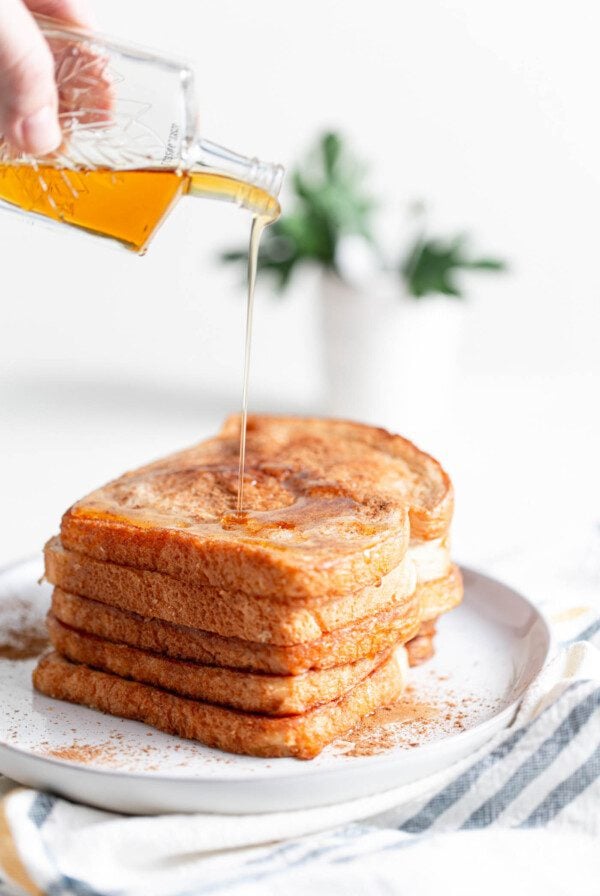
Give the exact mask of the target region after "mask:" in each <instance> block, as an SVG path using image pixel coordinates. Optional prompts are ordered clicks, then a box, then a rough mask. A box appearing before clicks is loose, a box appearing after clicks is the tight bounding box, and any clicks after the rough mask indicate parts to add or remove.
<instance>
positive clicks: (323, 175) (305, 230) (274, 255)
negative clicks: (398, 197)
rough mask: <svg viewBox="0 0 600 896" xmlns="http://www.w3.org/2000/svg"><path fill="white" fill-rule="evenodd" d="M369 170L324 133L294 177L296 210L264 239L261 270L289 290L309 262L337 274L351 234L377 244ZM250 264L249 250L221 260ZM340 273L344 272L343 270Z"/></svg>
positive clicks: (335, 136) (337, 136)
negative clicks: (343, 246)
mask: <svg viewBox="0 0 600 896" xmlns="http://www.w3.org/2000/svg"><path fill="white" fill-rule="evenodd" d="M365 171H366V169H365V167H364V165H363V164H362V163H361V162H359V161H358V160H357V159H356V158H355V157H354V156H353V154H352V153H351V152H350V151H349V149H348V147H347V145H346V143H345V142H344V140H343V138H342V137H341V136H340V134H337V133H334V132H329V133H325V134H323V135H322V136H321V137H320V138H319V140H318V141H317V144H316V145H315V146H314V147H313V149H312V150H311V151H310V152H309V153H308V155H307V156H306V158H305V159H304V160H303V162H301V163H300V164H299V165H298V166H297V167H296V168H295V169H294V170H293V171H292V174H291V188H292V193H293V203H292V205H291V209H290V211H289V212H287V213H286V214H285V215H283V216H282V217H281V218H280V219H279V220H278V221H276V222H275V223H274V224H272V225H271V226H270V227H269V228H268V230H267V231H266V232H265V234H264V236H263V240H262V243H261V247H260V253H259V258H258V266H259V270H266V271H270V272H271V273H272V274H273V275H274V276H275V278H276V284H277V286H278V288H279V289H280V290H283V289H284V288H285V287H286V285H287V284H288V282H289V280H290V277H291V276H292V273H293V272H294V271H295V270H296V268H297V267H298V266H299V265H301V264H302V263H304V262H313V263H316V264H318V265H319V266H320V267H322V268H324V269H326V270H330V271H335V272H337V265H336V252H337V247H338V244H339V241H340V239H342V237H344V236H348V235H351V234H355V235H360V236H362V237H364V239H365V240H367V241H368V242H369V243H371V244H372V245H374V238H373V233H372V229H371V219H372V214H373V210H374V208H375V203H374V201H373V199H372V197H371V196H370V195H369V194H368V193H367V192H366V191H365V189H364V187H363V182H364V176H365ZM221 258H222V260H223V261H226V262H242V263H246V261H247V258H248V252H247V250H246V249H234V250H232V251H229V252H225V253H223V255H222V256H221ZM338 273H339V272H338Z"/></svg>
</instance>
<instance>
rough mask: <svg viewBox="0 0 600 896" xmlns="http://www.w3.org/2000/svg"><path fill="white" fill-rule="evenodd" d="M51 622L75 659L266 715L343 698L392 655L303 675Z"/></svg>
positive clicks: (53, 633) (58, 643) (64, 650)
mask: <svg viewBox="0 0 600 896" xmlns="http://www.w3.org/2000/svg"><path fill="white" fill-rule="evenodd" d="M47 626H48V634H49V636H50V641H51V643H52V646H53V647H54V648H55V650H56V651H57V652H58V653H60V654H62V656H64V657H66V658H67V659H69V660H71V661H72V662H76V663H83V664H85V665H87V666H92V667H93V668H95V669H100V670H102V671H104V672H112V673H113V674H115V675H119V676H121V677H122V678H131V679H133V680H134V681H141V682H143V683H145V684H150V685H153V686H155V687H159V688H164V689H165V690H167V691H173V692H174V693H176V694H181V695H182V696H184V697H191V698H192V699H194V700H205V701H207V702H208V703H218V704H221V705H224V706H230V707H233V708H234V709H243V710H245V711H247V712H259V713H265V714H266V715H295V714H298V713H303V712H307V711H308V710H309V709H312V708H313V707H315V706H318V705H320V704H321V703H329V702H331V701H332V700H337V699H338V698H339V697H341V696H342V695H343V694H345V693H346V692H347V691H349V690H350V688H352V687H354V686H355V685H356V684H357V683H358V682H359V681H362V679H363V678H366V676H367V675H370V673H371V672H373V670H374V669H376V668H377V666H379V665H381V663H382V662H383V661H384V660H385V659H386V658H387V657H386V655H378V656H374V657H367V658H365V659H362V660H358V661H357V662H356V663H349V664H346V665H344V666H336V667H335V668H332V669H327V670H324V671H313V672H305V673H304V674H302V675H266V674H264V673H252V672H240V671H238V670H234V669H228V668H221V667H219V666H207V665H203V664H201V663H193V662H189V661H184V660H177V659H172V658H169V657H165V656H161V655H160V654H156V653H150V652H149V651H145V650H139V649H137V648H135V647H129V646H127V645H126V644H116V643H114V642H112V641H107V640H105V639H104V638H99V637H97V636H96V635H90V634H85V633H84V632H78V631H77V630H76V629H73V628H70V627H69V626H66V625H64V624H63V623H62V622H59V620H58V619H56V617H54V616H53V615H52V614H51V613H50V614H49V615H48V619H47Z"/></svg>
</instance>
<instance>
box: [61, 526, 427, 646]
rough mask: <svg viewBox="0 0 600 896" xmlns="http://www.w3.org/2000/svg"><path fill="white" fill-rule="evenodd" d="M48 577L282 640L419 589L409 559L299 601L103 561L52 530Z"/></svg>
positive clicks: (298, 639)
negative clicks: (352, 588)
mask: <svg viewBox="0 0 600 896" xmlns="http://www.w3.org/2000/svg"><path fill="white" fill-rule="evenodd" d="M44 558H45V569H46V578H47V580H48V581H50V582H52V584H54V585H58V586H59V587H60V588H61V589H62V590H63V591H68V592H71V593H72V594H78V595H80V596H82V597H88V598H91V599H92V600H98V601H101V602H102V603H107V604H109V605H111V606H114V607H118V608H120V609H123V610H130V611H131V612H134V613H139V614H140V615H141V616H146V617H154V618H157V619H164V620H166V621H167V622H175V623H178V624H181V625H186V626H189V627H190V628H200V629H203V630H204V631H211V632H216V633H217V634H220V635H224V636H225V637H238V638H243V639H244V640H247V641H256V642H259V643H265V644H279V645H282V646H285V645H290V644H299V643H303V642H305V641H313V640H314V639H315V638H319V637H320V636H321V635H322V634H324V633H326V632H329V631H332V630H334V629H336V628H341V627H342V626H344V625H348V624H350V623H352V622H356V621H358V620H359V619H364V618H366V617H367V616H371V615H373V614H375V613H378V612H381V611H383V610H386V609H391V608H392V607H400V606H401V605H403V604H404V602H405V601H406V599H407V597H409V596H410V595H412V593H413V592H414V589H415V579H416V576H415V571H414V566H413V564H412V563H410V562H409V561H408V560H403V561H402V562H401V563H400V564H399V565H398V566H397V567H396V569H394V570H392V571H391V572H390V573H388V575H387V576H385V577H384V578H383V579H382V580H381V582H380V583H379V584H378V585H370V586H367V587H366V588H363V589H361V590H359V591H357V592H354V593H352V594H347V595H346V596H345V597H343V598H337V599H335V600H331V601H318V602H316V601H313V602H312V603H311V604H306V605H305V604H298V603H297V602H294V603H289V602H283V601H279V600H277V601H273V600H268V599H261V598H258V597H250V596H248V595H247V594H244V593H243V592H238V593H234V594H229V593H227V592H225V591H223V590H222V589H219V588H215V587H213V586H209V585H203V586H200V585H190V584H187V583H185V582H180V581H178V580H177V579H174V578H172V577H171V576H167V575H165V574H164V573H159V572H151V571H148V570H142V569H133V568H131V567H128V566H118V565H117V564H114V563H102V562H101V561H99V560H94V559H93V558H91V557H85V556H83V555H82V554H76V553H75V552H74V551H66V550H64V549H63V547H62V545H61V543H60V539H58V538H53V539H51V541H49V542H48V544H47V545H46V547H45V550H44Z"/></svg>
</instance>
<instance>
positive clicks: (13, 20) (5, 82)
mask: <svg viewBox="0 0 600 896" xmlns="http://www.w3.org/2000/svg"><path fill="white" fill-rule="evenodd" d="M57 108H58V97H57V92H56V86H55V83H54V61H53V58H52V54H51V52H50V48H49V47H48V44H47V43H46V41H45V39H44V37H43V35H42V33H41V32H40V30H39V28H38V26H37V25H36V23H35V21H34V19H33V17H32V15H31V14H30V13H29V12H28V11H27V9H26V8H25V6H24V5H23V4H22V3H21V0H0V135H3V136H4V139H5V140H6V142H7V143H9V144H10V145H11V146H12V147H14V148H16V149H18V150H20V151H22V152H26V153H30V154H31V155H45V154H46V153H49V152H51V151H52V150H53V149H56V148H57V146H59V145H60V142H61V132H60V128H59V125H58V117H57Z"/></svg>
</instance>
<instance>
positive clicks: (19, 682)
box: [0, 561, 550, 813]
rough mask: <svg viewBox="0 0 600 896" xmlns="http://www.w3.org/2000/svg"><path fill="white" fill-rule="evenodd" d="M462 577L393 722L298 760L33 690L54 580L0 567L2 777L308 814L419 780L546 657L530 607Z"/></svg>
mask: <svg viewBox="0 0 600 896" xmlns="http://www.w3.org/2000/svg"><path fill="white" fill-rule="evenodd" d="M463 573H464V578H465V599H464V602H463V604H462V605H461V606H460V607H459V608H458V609H457V610H454V611H453V612H452V613H449V614H448V615H447V616H446V617H444V618H442V620H441V621H440V624H439V627H438V636H437V639H436V655H435V657H434V658H433V659H432V660H430V661H429V662H428V663H426V664H424V665H422V666H420V667H418V668H416V669H413V670H411V675H410V688H409V692H408V694H407V695H406V696H405V698H404V699H403V701H402V702H401V704H399V705H398V706H397V707H396V708H395V709H394V711H393V712H391V713H388V714H387V715H386V717H385V719H384V721H385V722H386V723H387V724H385V725H383V726H379V727H374V726H371V727H366V728H365V727H363V728H362V730H360V731H359V733H358V734H353V735H349V736H348V737H347V738H345V739H344V740H342V741H338V742H337V743H336V744H332V745H331V746H330V747H328V748H327V749H326V750H324V751H323V753H322V754H321V755H320V756H318V757H317V758H316V759H313V760H312V761H310V762H301V761H297V760H293V759H255V758H251V757H246V756H233V755H230V754H226V753H222V752H220V751H219V750H212V749H210V748H208V747H203V746H201V745H200V744H196V743H193V742H191V741H185V740H181V739H179V738H176V737H170V736H168V735H166V734H162V733H160V732H158V731H155V730H154V729H152V728H149V727H148V726H146V725H142V724H140V723H138V722H129V721H125V720H122V719H117V718H114V717H112V716H107V715H103V714H102V713H99V712H95V711H93V710H90V709H86V708H84V707H80V706H74V705H71V704H68V703H61V702H59V701H55V700H50V699H48V698H47V697H43V696H41V695H40V694H37V693H35V692H34V691H33V689H32V686H31V671H32V669H33V667H34V665H35V659H33V658H22V656H21V658H15V656H19V654H24V653H27V652H28V648H29V647H32V646H35V643H34V642H35V640H36V638H35V636H36V632H40V631H42V630H43V617H44V615H45V612H46V609H47V607H48V603H49V597H50V588H49V586H47V585H42V586H39V585H38V584H37V579H38V578H39V576H40V574H41V567H40V563H39V561H28V562H26V563H22V564H19V565H16V566H13V567H11V568H9V569H7V570H4V572H2V573H0V772H2V773H4V774H5V775H8V776H9V777H11V778H13V779H15V780H16V781H19V782H20V783H22V784H27V785H30V786H33V787H39V788H43V789H46V790H51V791H54V792H55V793H58V794H62V795H64V796H66V797H69V798H70V799H73V800H76V801H79V802H85V803H90V804H93V805H96V806H99V807H102V808H106V809H111V810H114V811H118V812H131V813H156V812H194V811H208V812H227V813H243V812H270V811H280V810H286V809H296V808H308V807H311V806H319V805H327V804H333V803H336V802H341V801H345V800H349V799H353V798H357V797H361V796H366V795H368V794H373V793H377V792H380V791H383V790H387V789H389V788H392V787H396V786H398V785H400V784H404V783H408V782H410V781H416V780H418V779H419V778H422V777H424V776H426V775H429V774H431V773H432V772H434V771H437V770H438V769H440V768H443V767H445V766H447V765H449V764H450V763H452V762H454V761H456V760H458V759H460V758H462V757H464V756H466V755H467V754H468V753H470V752H472V751H473V750H475V749H476V748H477V747H479V746H480V745H481V744H483V743H484V742H485V741H486V740H487V739H489V738H490V737H491V736H492V735H493V734H494V733H496V732H497V731H499V730H500V729H501V728H503V727H505V726H506V725H507V724H509V722H510V720H511V719H512V717H513V715H514V713H515V710H516V708H517V705H518V703H519V700H520V699H521V697H522V695H523V693H524V692H525V690H526V689H527V687H528V686H529V684H530V683H531V682H532V681H533V679H534V678H535V676H536V675H537V674H538V672H539V671H540V669H541V668H542V666H543V664H544V661H545V659H546V657H547V655H548V651H549V645H550V635H549V631H548V627H547V625H546V623H545V621H544V619H543V618H542V616H541V615H540V613H539V612H538V610H537V609H536V608H535V607H534V606H532V604H530V603H529V601H527V600H525V598H524V597H521V595H519V594H517V593H516V592H515V591H513V590H512V589H510V588H508V587H507V586H506V585H502V584H501V583H500V582H497V581H494V580H493V579H490V578H487V577H486V576H484V575H481V574H480V573H477V572H473V571H470V570H463ZM23 631H24V632H25V635H23V634H22V632H23ZM31 652H33V650H32V651H31ZM11 657H12V658H11ZM390 719H393V720H394V721H391V722H390Z"/></svg>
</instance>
